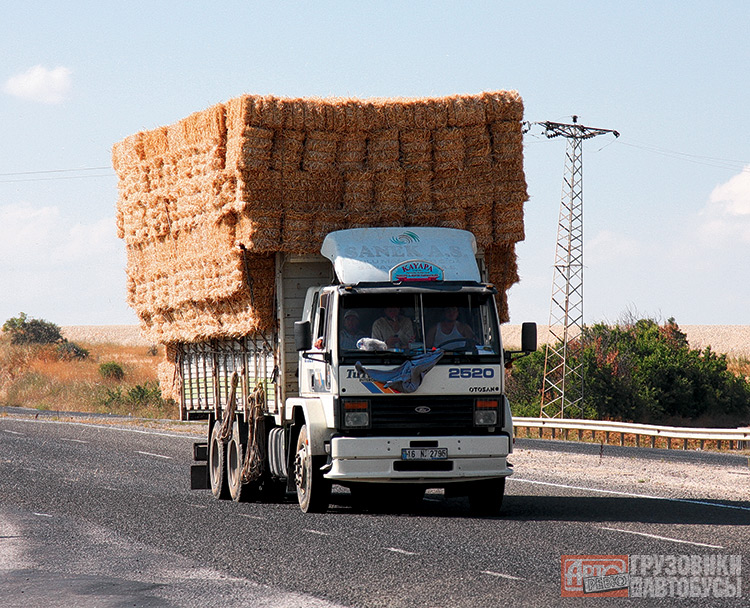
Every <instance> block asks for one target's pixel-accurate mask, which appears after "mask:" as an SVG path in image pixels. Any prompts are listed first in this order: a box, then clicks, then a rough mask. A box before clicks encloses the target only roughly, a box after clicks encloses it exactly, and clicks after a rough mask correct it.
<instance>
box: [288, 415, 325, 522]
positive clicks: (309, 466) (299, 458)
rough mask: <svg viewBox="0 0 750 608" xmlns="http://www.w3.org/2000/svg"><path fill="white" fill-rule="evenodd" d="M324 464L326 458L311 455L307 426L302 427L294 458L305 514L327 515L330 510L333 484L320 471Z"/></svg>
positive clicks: (300, 499)
mask: <svg viewBox="0 0 750 608" xmlns="http://www.w3.org/2000/svg"><path fill="white" fill-rule="evenodd" d="M324 464H325V457H320V456H313V455H312V454H311V453H310V443H309V441H308V436H307V425H302V428H301V429H300V431H299V435H298V436H297V452H296V455H295V457H294V482H295V485H296V486H297V501H298V502H299V506H300V509H302V511H304V512H305V513H325V512H326V511H327V510H328V504H329V503H330V501H331V482H330V481H329V480H328V479H326V478H325V477H323V473H322V472H321V470H320V468H321V467H322V466H323V465H324Z"/></svg>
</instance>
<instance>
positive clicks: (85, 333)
mask: <svg viewBox="0 0 750 608" xmlns="http://www.w3.org/2000/svg"><path fill="white" fill-rule="evenodd" d="M61 329H62V333H63V335H64V336H65V337H66V338H67V339H68V340H70V341H72V342H83V343H87V344H106V343H110V344H120V345H122V346H150V343H149V341H148V340H146V339H145V338H143V337H142V335H141V332H140V329H139V327H138V326H137V325H68V326H65V327H62V328H61ZM680 329H681V330H682V331H684V332H685V333H686V334H687V336H688V340H689V341H690V346H691V347H692V348H700V349H703V348H705V347H706V346H710V347H711V349H712V350H713V351H714V352H717V353H726V354H728V355H730V357H734V358H743V357H744V358H750V325H680ZM538 333H539V344H546V343H547V341H548V340H549V327H548V326H547V325H540V326H539V328H538ZM503 340H504V342H505V346H506V348H509V349H512V348H518V347H520V345H521V326H520V325H504V326H503Z"/></svg>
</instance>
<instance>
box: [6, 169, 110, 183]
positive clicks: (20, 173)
mask: <svg viewBox="0 0 750 608" xmlns="http://www.w3.org/2000/svg"><path fill="white" fill-rule="evenodd" d="M105 169H109V170H110V171H111V169H112V167H108V166H104V167H82V168H79V169H45V170H40V171H13V172H11V173H0V178H5V177H10V178H14V179H0V184H12V183H17V182H45V181H52V180H61V179H91V178H97V177H113V176H114V173H112V172H110V173H100V174H95V175H91V174H87V175H60V174H63V173H81V172H85V171H103V170H105ZM51 174H57V175H55V176H54V177H20V176H29V175H35V176H36V175H51Z"/></svg>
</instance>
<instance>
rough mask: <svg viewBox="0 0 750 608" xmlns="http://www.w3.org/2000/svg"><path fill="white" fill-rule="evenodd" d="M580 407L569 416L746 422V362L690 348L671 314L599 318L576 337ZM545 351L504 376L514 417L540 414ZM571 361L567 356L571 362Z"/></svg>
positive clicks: (749, 401) (749, 407) (749, 396)
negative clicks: (659, 317) (664, 318)
mask: <svg viewBox="0 0 750 608" xmlns="http://www.w3.org/2000/svg"><path fill="white" fill-rule="evenodd" d="M574 350H578V351H579V352H580V355H579V356H580V359H579V360H580V362H581V363H582V369H583V377H584V395H583V406H582V408H581V411H580V412H575V413H573V412H570V413H567V411H566V414H568V415H569V416H570V417H581V418H588V419H599V420H619V421H625V422H641V423H651V424H667V425H677V426H708V427H711V426H715V427H723V426H727V427H733V426H738V425H747V424H750V362H749V361H748V360H747V359H735V360H731V361H730V360H728V358H727V356H726V355H723V354H718V353H715V352H713V351H712V350H711V349H710V348H705V349H703V350H698V349H692V348H690V345H689V344H688V340H687V336H686V335H685V334H684V333H683V332H682V331H680V328H679V326H678V325H677V323H676V322H675V320H674V319H669V320H668V321H667V322H666V323H663V324H661V325H660V324H659V323H658V322H657V321H655V320H653V319H628V320H626V321H622V322H620V323H618V324H615V325H606V324H604V323H598V324H596V325H593V326H590V327H586V328H584V331H583V333H582V335H581V337H580V349H574ZM544 358H545V349H544V348H540V349H539V350H538V351H537V352H535V353H533V354H532V355H530V356H529V357H526V358H523V359H520V360H518V361H517V362H516V363H514V365H513V369H512V370H511V371H510V372H509V373H508V375H507V381H508V386H507V388H508V393H509V394H508V398H509V399H510V402H511V404H512V408H513V413H514V415H517V416H539V411H540V405H541V397H542V393H541V390H542V380H543V376H544ZM571 364H573V362H571Z"/></svg>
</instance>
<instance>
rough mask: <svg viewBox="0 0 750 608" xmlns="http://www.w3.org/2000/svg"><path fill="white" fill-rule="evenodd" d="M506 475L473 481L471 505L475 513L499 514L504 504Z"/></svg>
mask: <svg viewBox="0 0 750 608" xmlns="http://www.w3.org/2000/svg"><path fill="white" fill-rule="evenodd" d="M504 494H505V477H501V478H500V479H488V480H487V481H478V482H475V483H472V487H471V489H470V490H469V505H470V507H471V512H472V513H473V514H474V515H498V514H499V513H500V507H501V506H502V505H503V495H504Z"/></svg>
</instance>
